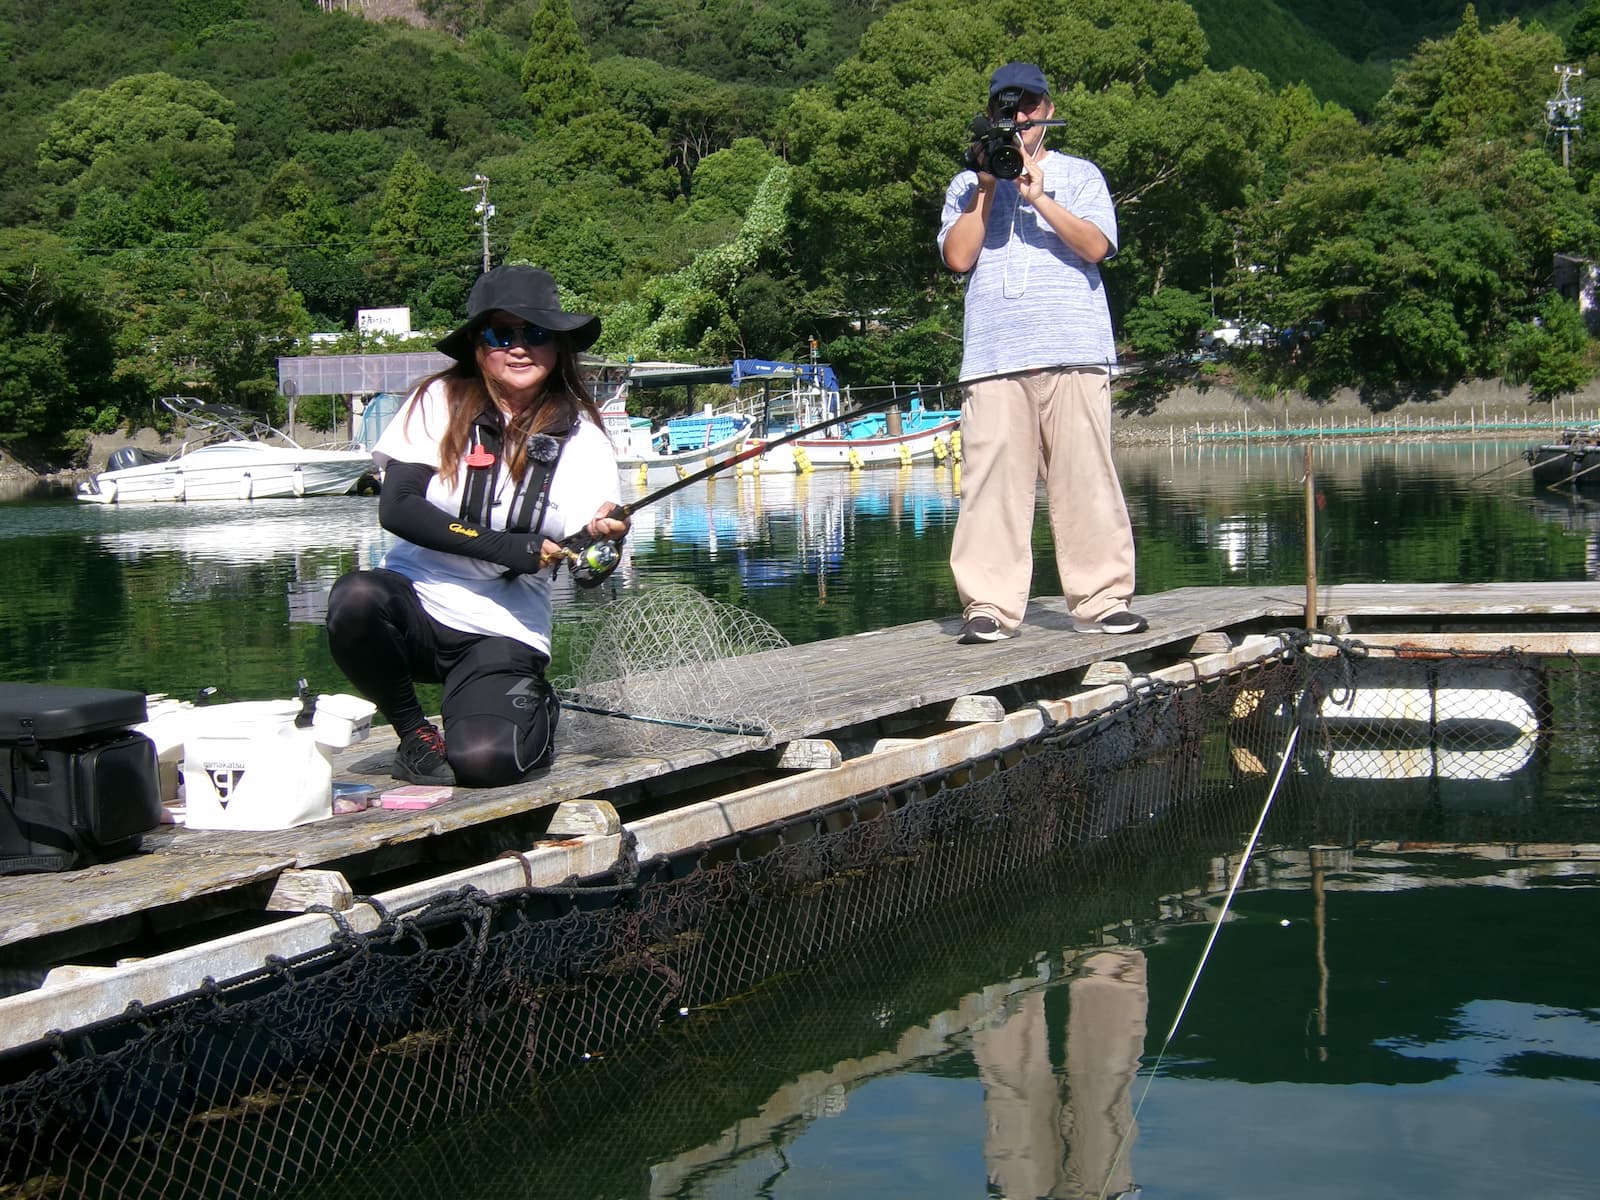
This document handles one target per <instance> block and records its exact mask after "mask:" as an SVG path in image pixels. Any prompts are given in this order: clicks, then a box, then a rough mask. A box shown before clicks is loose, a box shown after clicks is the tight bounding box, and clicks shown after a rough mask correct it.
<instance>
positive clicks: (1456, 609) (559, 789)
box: [0, 582, 1600, 970]
mask: <svg viewBox="0 0 1600 1200" xmlns="http://www.w3.org/2000/svg"><path fill="white" fill-rule="evenodd" d="M1305 602H1306V595H1305V591H1304V589H1303V588H1294V587H1270V588H1184V589H1179V590H1176V591H1172V592H1166V593H1163V594H1161V595H1156V596H1150V597H1141V598H1140V599H1139V601H1138V604H1137V607H1138V609H1139V611H1140V612H1142V613H1143V614H1145V615H1146V616H1147V617H1148V618H1149V620H1150V629H1149V630H1147V631H1146V632H1144V633H1142V634H1135V635H1131V636H1110V635H1105V634H1098V633H1096V634H1086V633H1079V632H1076V631H1075V630H1074V629H1073V625H1072V621H1071V618H1070V616H1069V615H1068V613H1067V611H1066V609H1065V606H1064V603H1063V602H1062V601H1060V600H1059V599H1055V600H1051V599H1046V600H1035V601H1034V602H1033V603H1032V604H1031V606H1030V610H1029V617H1028V621H1027V623H1026V624H1025V625H1024V627H1023V631H1022V636H1020V637H1019V638H1016V639H1014V640H1011V641H1007V642H1003V643H995V644H989V645H979V646H961V645H957V644H956V642H955V633H956V630H957V628H958V626H959V623H960V622H959V618H957V617H950V618H947V619H944V620H939V621H922V622H916V623H913V624H909V625H901V626H896V627H893V628H889V629H884V630H879V631H874V632H870V633H863V634H859V635H856V636H853V637H846V638H839V639H834V640H830V641H825V642H816V643H812V644H808V645H802V646H795V647H790V648H788V649H786V650H782V651H778V652H776V653H778V654H781V655H782V656H783V659H784V668H785V672H786V674H787V675H788V676H789V677H791V678H793V679H794V680H796V681H797V683H796V686H797V687H803V688H804V689H805V693H806V695H805V701H806V702H805V703H804V704H799V703H796V704H795V705H793V706H792V708H791V711H792V712H793V713H794V714H795V717H794V721H795V723H794V724H793V726H792V727H787V728H781V729H779V730H778V731H777V737H776V738H775V739H774V743H775V744H772V745H758V744H757V743H755V742H754V741H753V740H752V739H749V738H742V737H737V736H733V735H720V736H715V737H710V738H708V737H706V736H704V735H700V736H697V737H695V738H686V739H684V741H683V744H682V745H679V746H673V745H672V744H671V743H670V739H668V740H667V741H666V742H665V743H663V741H662V740H661V739H657V738H653V739H652V741H651V749H650V752H649V753H641V752H638V751H631V750H629V749H628V742H629V739H628V737H627V734H626V731H625V730H621V729H619V728H618V727H619V726H626V725H628V724H630V723H629V722H624V721H619V720H616V719H614V718H606V717H599V716H591V715H587V714H568V715H567V716H564V717H563V720H562V726H561V735H560V739H559V754H558V757H557V761H556V764H555V766H554V767H552V768H551V769H550V770H549V771H548V772H545V773H543V774H541V775H540V776H538V777H537V778H536V779H534V780H532V781H530V782H527V783H523V784H519V785H515V786H511V787H504V788H492V789H482V790H468V789H457V792H456V794H455V796H454V797H453V798H452V799H451V800H449V801H447V802H445V803H443V804H440V805H438V806H437V807H435V808H432V809H428V810H425V811H421V812H395V811H385V810H377V809H373V810H368V811H366V812H361V813H352V814H347V815H342V816H336V817H334V818H332V819H331V820H327V821H323V822H318V823H316V824H312V825H306V826H300V827H298V828H295V829H289V830H284V831H281V832H273V833H238V832H222V831H203V830H186V829H182V828H179V827H163V828H162V829H161V830H159V831H157V832H155V833H153V834H151V835H149V836H148V837H147V838H146V839H145V848H144V852H143V853H140V854H138V855H134V856H131V857H129V858H125V859H122V860H120V861H117V862H112V863H107V864H104V865H99V866H93V867H88V868H85V869H83V870H79V871H73V872H67V873H62V874H57V875H49V874H42V875H19V876H9V877H0V947H3V948H4V953H5V956H6V962H7V963H8V965H11V966H15V967H17V968H20V969H37V970H43V969H48V968H51V967H56V966H58V965H59V964H62V963H69V962H72V963H99V964H105V965H109V964H110V963H112V962H114V961H116V960H117V959H118V958H119V957H120V956H124V955H127V954H133V953H139V954H143V953H147V952H158V951H159V950H161V949H164V948H170V947H172V946H181V945H184V944H188V943H192V942H194V941H196V940H199V939H201V938H217V937H219V936H222V935H226V934H229V933H231V932H234V931H238V930H247V929H251V928H257V927H260V926H262V925H264V924H267V923H269V922H273V921H282V920H286V919H287V918H289V917H290V916H292V915H293V912H294V911H295V910H302V909H304V908H305V907H307V903H308V901H309V902H316V901H317V900H318V898H319V893H318V891H317V888H318V887H319V886H326V885H327V882H328V881H329V880H330V879H331V880H335V881H338V883H339V884H340V885H343V884H346V883H347V884H348V887H349V889H351V890H353V892H354V893H356V894H358V895H362V894H375V893H377V892H379V891H382V890H385V889H394V888H396V887H400V888H404V887H405V886H407V885H408V884H410V883H412V882H415V881H418V880H422V879H425V878H429V877H436V876H439V875H440V874H441V873H443V872H448V871H451V870H455V869H459V868H463V867H467V866H470V865H472V864H479V863H484V862H486V861H488V860H492V859H494V858H495V857H496V856H497V855H500V854H503V853H505V852H507V851H516V850H518V849H521V848H525V847H527V846H529V845H532V844H534V843H536V842H538V841H539V839H540V838H541V837H543V836H545V835H546V834H547V833H548V832H549V823H550V818H551V815H552V814H553V813H554V812H555V811H556V806H558V805H561V804H562V803H563V802H565V801H580V800H604V801H607V802H609V804H611V805H613V806H614V807H615V808H616V809H617V810H618V811H619V812H620V814H621V816H622V818H623V819H624V820H625V821H627V822H629V823H630V824H631V823H632V822H633V821H634V820H635V819H636V817H637V818H642V817H646V816H649V815H652V814H659V813H662V812H665V811H669V810H672V809H674V808H677V807H683V806H689V805H692V804H694V803H696V802H698V801H701V800H704V799H705V798H706V797H708V796H715V795H718V794H722V793H727V792H731V791H733V790H735V789H740V788H749V787H751V786H752V785H757V784H762V783H771V782H773V781H781V780H783V779H785V778H789V777H791V776H793V775H794V774H795V773H800V772H809V773H816V772H818V771H819V770H821V771H822V772H826V771H827V769H828V768H831V767H837V766H839V764H840V763H841V762H843V761H845V760H848V759H850V758H851V757H853V756H855V755H857V754H861V753H864V752H865V750H866V749H867V748H868V747H871V746H873V745H875V744H881V739H885V738H889V739H915V738H918V737H925V736H929V735H932V734H937V733H939V732H941V731H947V730H950V729H951V728H952V727H954V726H957V725H960V724H962V723H965V722H983V721H998V720H1000V719H1002V718H1003V717H1004V716H1005V714H1006V713H1007V712H1009V711H1013V710H1015V709H1016V708H1017V707H1018V706H1020V705H1027V704H1030V703H1032V702H1033V701H1036V700H1041V699H1049V698H1055V697H1062V696H1067V695H1069V694H1070V693H1072V692H1074V691H1076V690H1078V689H1079V688H1080V687H1081V686H1082V685H1083V682H1084V679H1085V676H1086V675H1087V674H1088V673H1089V672H1090V670H1091V669H1092V668H1095V667H1096V664H1100V663H1105V662H1108V661H1112V660H1118V661H1120V662H1122V663H1125V664H1127V665H1128V666H1129V667H1130V668H1131V669H1132V670H1133V671H1134V672H1137V673H1142V672H1148V671H1150V670H1153V669H1157V668H1160V667H1163V666H1169V665H1171V664H1174V663H1179V662H1183V661H1186V660H1188V659H1189V658H1190V657H1191V656H1193V655H1195V654H1198V653H1201V652H1202V651H1204V652H1211V651H1215V649H1216V648H1217V647H1218V646H1219V645H1220V646H1226V645H1228V644H1229V643H1230V642H1236V641H1237V640H1238V639H1239V638H1241V637H1242V636H1244V635H1245V634H1260V633H1267V632H1271V631H1274V630H1280V629H1289V628H1301V627H1303V626H1304V617H1305ZM1317 610H1318V615H1319V617H1320V620H1321V623H1322V625H1323V627H1324V628H1328V629H1331V630H1334V631H1336V632H1341V633H1345V632H1348V633H1350V634H1351V635H1352V636H1355V637H1358V638H1363V639H1367V640H1378V641H1381V640H1384V639H1387V638H1390V637H1393V636H1396V635H1398V634H1399V633H1401V632H1403V633H1404V636H1405V637H1406V639H1407V640H1408V641H1413V642H1415V641H1418V640H1419V639H1420V640H1423V641H1428V640H1430V639H1433V640H1436V641H1438V643H1439V644H1448V645H1452V646H1459V647H1474V646H1475V647H1476V648H1480V649H1498V648H1503V647H1508V646H1517V647H1519V648H1522V649H1527V650H1532V651H1536V652H1540V653H1565V652H1567V651H1572V652H1576V653H1586V654H1593V653H1600V632H1597V631H1600V623H1597V621H1596V616H1597V615H1600V588H1597V587H1596V586H1595V585H1594V584H1593V583H1592V582H1573V583H1550V584H1521V583H1519V584H1471V585H1448V584H1447V585H1342V586H1335V587H1331V588H1324V589H1322V590H1321V591H1320V592H1319V593H1318V595H1317ZM386 735H387V731H383V733H380V734H379V735H378V736H375V737H373V738H372V739H370V740H369V741H367V742H364V743H360V744H358V745H356V746H354V747H352V748H351V749H350V750H348V751H345V752H342V753H341V755H340V756H339V757H337V758H336V760H335V778H338V779H357V780H364V781H367V782H371V783H373V784H375V785H377V786H379V787H380V789H381V788H382V787H386V786H392V781H391V780H390V779H389V778H388V764H389V759H390V756H391V754H392V752H393V746H394V740H393V737H392V735H387V736H386ZM597 747H598V748H599V751H598V752H597V750H596V748H597ZM308 881H310V882H309V883H308ZM317 881H320V883H319V882H317ZM321 895H323V896H325V897H326V902H329V903H331V906H332V907H334V908H338V907H340V906H341V905H340V903H339V902H338V900H337V897H336V895H335V894H332V893H321ZM284 910H288V911H284Z"/></svg>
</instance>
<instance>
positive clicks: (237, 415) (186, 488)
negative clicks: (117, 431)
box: [77, 396, 377, 504]
mask: <svg viewBox="0 0 1600 1200" xmlns="http://www.w3.org/2000/svg"><path fill="white" fill-rule="evenodd" d="M161 403H162V404H163V405H165V406H166V407H167V408H168V409H170V410H171V411H172V412H173V413H175V414H177V415H178V416H179V417H181V418H183V420H184V421H185V422H186V423H187V425H188V427H189V429H190V430H191V431H192V432H193V433H194V434H195V436H194V437H193V438H192V439H191V440H189V441H186V442H184V444H183V446H182V447H181V448H180V449H179V450H178V452H177V453H176V454H174V455H173V456H172V457H170V458H167V459H160V458H155V457H153V456H151V455H149V454H147V453H145V452H144V451H143V450H140V449H138V448H137V447H133V446H129V447H125V448H123V449H121V450H118V451H116V452H115V453H114V454H112V456H111V458H110V460H109V461H108V462H107V463H106V469H105V470H104V471H101V472H99V473H98V474H96V475H95V476H94V478H92V479H88V480H85V481H84V482H83V483H81V484H79V485H78V492H77V496H78V499H79V500H83V501H85V502H87V503H90V504H144V503H152V502H179V501H198V500H232V501H241V500H264V499H268V498H271V497H284V496H342V495H344V494H346V493H348V492H355V491H365V490H369V487H371V488H375V487H376V482H377V481H376V475H375V473H374V469H373V463H372V454H371V452H370V451H367V450H360V449H333V448H326V447H306V446H302V445H300V444H299V443H298V442H296V441H295V440H294V439H293V438H292V437H290V436H289V435H288V434H286V433H284V432H283V431H282V430H280V429H275V428H273V427H272V426H270V425H267V424H265V423H263V422H262V421H260V420H259V419H257V418H256V417H254V416H253V415H252V414H250V413H247V412H245V411H243V410H242V409H237V408H233V407H230V406H228V405H222V404H202V403H200V402H199V401H198V400H195V399H193V398H192V397H188V396H166V397H163V398H162V401H161Z"/></svg>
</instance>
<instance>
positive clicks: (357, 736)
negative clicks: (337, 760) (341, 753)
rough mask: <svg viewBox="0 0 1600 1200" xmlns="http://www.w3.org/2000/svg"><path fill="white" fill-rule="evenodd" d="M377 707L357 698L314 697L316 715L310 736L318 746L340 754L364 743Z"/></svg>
mask: <svg viewBox="0 0 1600 1200" xmlns="http://www.w3.org/2000/svg"><path fill="white" fill-rule="evenodd" d="M377 711H378V706H377V705H376V704H374V703H373V702H372V701H371V700H363V699H362V698H361V697H360V696H347V695H345V694H343V693H335V694H334V695H331V696H318V697H317V711H316V713H315V715H314V716H313V718H312V721H311V732H312V734H313V735H315V737H316V739H317V741H318V742H320V743H321V744H322V745H324V746H327V747H328V748H329V749H332V750H343V749H344V748H345V747H346V746H354V745H355V744H356V743H357V742H364V741H366V740H367V735H368V734H370V733H371V732H372V714H373V713H375V712H377Z"/></svg>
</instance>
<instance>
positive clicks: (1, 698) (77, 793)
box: [0, 683, 161, 875]
mask: <svg viewBox="0 0 1600 1200" xmlns="http://www.w3.org/2000/svg"><path fill="white" fill-rule="evenodd" d="M144 719H145V702H144V693H142V692H124V691H115V690H112V689H110V688H75V687H50V686H48V685H46V684H32V683H0V875H14V874H19V873H21V872H24V871H65V870H69V869H71V868H73V867H81V866H87V865H88V864H90V863H96V862H104V861H106V860H107V859H111V858H116V857H118V856H120V855H123V854H130V853H132V852H133V851H135V850H137V849H138V848H139V842H140V839H141V837H142V836H143V835H144V834H145V833H147V832H149V831H150V830H152V829H154V828H155V827H156V826H157V825H158V824H160V821H161V785H160V776H159V774H158V772H157V767H156V748H155V743H153V742H152V741H151V740H150V739H149V738H147V737H145V736H144V734H142V733H135V732H134V731H133V730H132V729H131V728H130V726H132V725H136V724H138V723H139V722H141V721H143V720H144Z"/></svg>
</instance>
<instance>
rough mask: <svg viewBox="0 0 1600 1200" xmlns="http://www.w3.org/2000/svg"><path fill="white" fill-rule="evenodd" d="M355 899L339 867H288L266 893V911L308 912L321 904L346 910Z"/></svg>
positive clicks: (352, 890)
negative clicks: (301, 869)
mask: <svg viewBox="0 0 1600 1200" xmlns="http://www.w3.org/2000/svg"><path fill="white" fill-rule="evenodd" d="M354 900H355V891H354V889H352V888H351V886H350V883H349V881H348V880H347V879H345V877H344V876H343V875H341V874H339V872H338V871H299V870H296V871H285V872H284V873H283V874H282V875H279V876H278V882H277V884H276V885H275V886H274V887H273V889H272V895H270V896H268V897H267V911H268V912H305V911H306V910H307V909H309V908H313V907H318V906H320V907H322V908H331V909H332V910H333V911H334V912H343V911H344V910H345V909H347V908H349V907H350V905H351V903H352V902H353V901H354Z"/></svg>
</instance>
